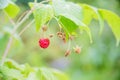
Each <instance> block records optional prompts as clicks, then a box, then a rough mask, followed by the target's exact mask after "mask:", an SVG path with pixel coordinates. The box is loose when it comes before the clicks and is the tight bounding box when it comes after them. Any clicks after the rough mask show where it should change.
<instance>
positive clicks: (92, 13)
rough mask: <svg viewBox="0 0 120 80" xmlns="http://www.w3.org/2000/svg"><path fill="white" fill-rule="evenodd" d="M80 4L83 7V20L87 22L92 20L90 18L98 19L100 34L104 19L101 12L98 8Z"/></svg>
mask: <svg viewBox="0 0 120 80" xmlns="http://www.w3.org/2000/svg"><path fill="white" fill-rule="evenodd" d="M81 6H82V7H83V9H84V20H83V22H85V23H86V24H89V23H90V22H91V20H92V18H95V19H98V20H99V24H100V32H99V33H100V34H101V33H102V31H103V28H104V20H103V17H102V15H101V13H100V12H99V9H97V8H95V7H93V6H90V5H87V4H81Z"/></svg>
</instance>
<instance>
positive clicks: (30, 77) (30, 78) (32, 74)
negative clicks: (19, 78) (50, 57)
mask: <svg viewBox="0 0 120 80" xmlns="http://www.w3.org/2000/svg"><path fill="white" fill-rule="evenodd" d="M25 80H40V79H38V78H37V76H36V73H35V72H30V74H29V75H28V77H27V78H26V79H25Z"/></svg>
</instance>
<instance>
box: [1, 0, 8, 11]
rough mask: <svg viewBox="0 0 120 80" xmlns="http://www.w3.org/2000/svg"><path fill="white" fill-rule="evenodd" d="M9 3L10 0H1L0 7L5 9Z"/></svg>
mask: <svg viewBox="0 0 120 80" xmlns="http://www.w3.org/2000/svg"><path fill="white" fill-rule="evenodd" d="M8 4H9V0H0V9H4V8H5V7H7V6H8Z"/></svg>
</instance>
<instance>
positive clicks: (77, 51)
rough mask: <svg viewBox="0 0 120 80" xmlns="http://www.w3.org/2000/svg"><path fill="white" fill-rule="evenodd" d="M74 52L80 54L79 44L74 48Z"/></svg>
mask: <svg viewBox="0 0 120 80" xmlns="http://www.w3.org/2000/svg"><path fill="white" fill-rule="evenodd" d="M74 51H75V53H77V54H80V53H81V48H80V47H79V46H76V47H75V48H74Z"/></svg>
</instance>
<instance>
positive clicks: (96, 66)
mask: <svg viewBox="0 0 120 80" xmlns="http://www.w3.org/2000/svg"><path fill="white" fill-rule="evenodd" d="M13 1H15V2H16V3H17V4H18V5H19V6H20V8H21V12H20V14H19V15H18V17H19V16H20V15H21V13H23V12H24V11H26V10H28V9H29V7H28V2H32V1H33V0H13ZM38 1H42V0H38ZM67 1H72V2H75V3H86V4H89V5H92V6H95V7H97V8H103V9H108V10H111V11H113V12H115V13H116V14H118V15H120V0H67ZM18 17H17V18H18ZM17 18H16V19H15V21H16V20H17ZM31 19H33V16H31V17H30V19H29V20H27V21H26V22H25V23H24V24H23V25H22V26H21V27H20V28H19V30H18V32H19V31H20V30H21V29H22V28H24V27H25V25H26V24H28V23H29V21H31ZM12 27H13V26H12V25H11V24H10V23H9V21H8V18H7V17H6V16H5V14H4V13H2V12H1V14H0V56H2V54H3V52H4V50H5V47H6V44H7V41H8V39H9V36H10V32H11V30H12ZM89 27H90V29H91V31H92V35H93V43H92V44H90V41H89V37H88V35H87V34H86V33H82V34H80V35H79V37H77V38H75V40H73V41H72V42H71V46H70V48H71V50H73V47H75V46H76V45H79V46H80V47H82V50H81V53H80V54H76V53H74V51H72V53H71V54H70V55H69V56H68V57H64V53H65V51H66V49H67V47H68V44H67V43H66V44H64V43H63V42H62V41H61V40H60V39H59V38H58V37H57V35H56V33H57V32H58V31H59V29H58V25H57V23H56V21H55V20H52V21H51V22H50V27H49V28H48V31H47V32H46V34H45V36H46V37H48V36H49V34H54V37H53V38H51V39H50V40H51V44H50V46H49V48H47V49H41V48H40V47H39V45H38V40H39V38H40V37H41V34H42V32H36V30H35V25H34V24H33V25H32V26H31V27H30V28H28V29H27V30H26V31H25V32H24V33H23V34H22V35H21V37H19V36H17V34H16V35H15V37H14V41H13V43H12V46H11V49H10V51H9V55H8V58H12V59H14V60H15V61H17V62H18V63H20V64H24V63H29V64H30V65H31V66H33V67H34V66H39V67H51V68H56V69H59V70H61V71H63V72H65V73H66V74H67V75H68V76H69V77H70V79H71V80H120V46H118V47H116V40H115V37H114V35H113V33H112V31H111V30H110V28H109V26H108V24H107V23H105V27H104V30H103V32H102V35H99V22H98V21H96V20H92V22H91V24H90V25H89Z"/></svg>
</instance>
